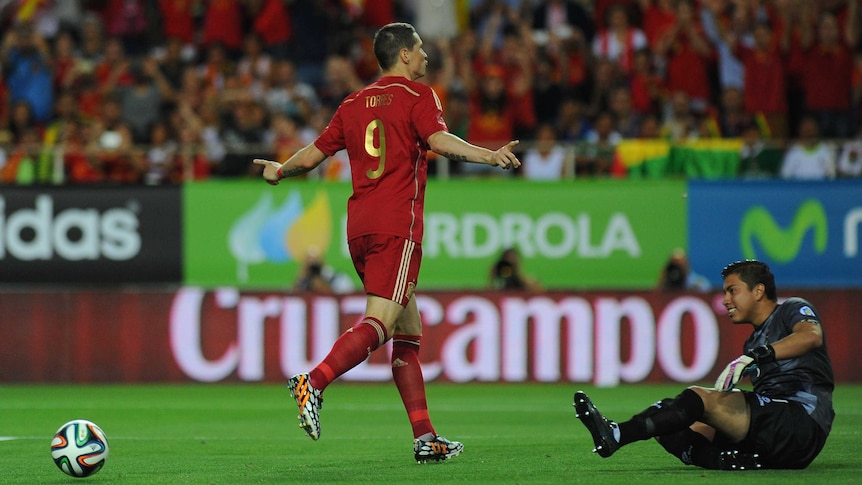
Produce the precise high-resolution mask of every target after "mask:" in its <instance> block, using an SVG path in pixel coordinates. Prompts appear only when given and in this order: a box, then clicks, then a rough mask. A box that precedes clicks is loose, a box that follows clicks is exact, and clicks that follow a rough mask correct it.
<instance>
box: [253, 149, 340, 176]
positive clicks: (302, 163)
mask: <svg viewBox="0 0 862 485" xmlns="http://www.w3.org/2000/svg"><path fill="white" fill-rule="evenodd" d="M324 160H326V154H325V153H323V152H322V151H320V149H319V148H317V147H316V146H314V143H309V144H308V145H306V146H305V147H303V148H302V149H301V150H299V151H298V152H296V153H295V154H294V155H293V156H292V157H290V158H288V159H287V161H286V162H284V163H278V162H273V161H272V160H263V159H260V158H256V159H255V160H254V163H255V164H257V165H263V178H264V179H265V180H266V183H268V184H270V185H278V182H279V181H280V180H281V179H283V178H287V177H296V176H297V175H302V174H304V173H308V172H310V171H311V170H314V169H315V168H316V167H317V166H318V165H320V164H321V162H323V161H324Z"/></svg>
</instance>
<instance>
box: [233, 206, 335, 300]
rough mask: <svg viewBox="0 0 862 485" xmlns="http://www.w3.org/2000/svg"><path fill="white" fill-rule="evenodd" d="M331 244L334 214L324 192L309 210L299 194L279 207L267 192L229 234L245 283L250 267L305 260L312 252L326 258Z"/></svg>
mask: <svg viewBox="0 0 862 485" xmlns="http://www.w3.org/2000/svg"><path fill="white" fill-rule="evenodd" d="M331 241H332V211H331V210H330V205H329V197H328V195H327V194H326V192H325V191H320V192H318V193H317V194H316V195H315V197H314V200H313V201H312V202H311V204H309V205H308V206H307V207H304V206H303V204H302V197H300V194H299V192H298V191H293V192H290V193H289V194H288V196H287V198H286V199H285V200H284V202H283V203H282V204H281V205H280V206H276V205H275V204H274V202H273V198H272V192H270V191H266V192H264V193H263V195H261V197H260V199H258V201H257V203H256V204H255V205H254V207H252V208H251V209H249V210H248V211H247V212H245V213H244V214H243V215H242V216H240V218H239V219H237V220H236V221H235V222H234V223H233V225H232V226H231V228H230V232H229V234H228V245H229V247H230V252H231V254H233V257H234V258H236V261H237V279H238V280H239V281H240V282H243V283H245V282H247V281H248V266H249V265H252V264H260V263H264V262H269V263H286V262H289V261H294V260H296V259H302V258H303V257H305V255H306V254H307V253H308V251H309V249H311V248H314V249H315V250H317V251H319V252H320V253H321V254H325V253H326V251H327V249H328V248H329V244H330V243H331Z"/></svg>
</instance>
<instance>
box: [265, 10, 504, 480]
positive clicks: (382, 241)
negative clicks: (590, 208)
mask: <svg viewBox="0 0 862 485" xmlns="http://www.w3.org/2000/svg"><path fill="white" fill-rule="evenodd" d="M373 45H374V55H375V57H376V58H377V62H378V63H379V64H380V68H381V70H382V76H381V77H380V79H378V80H377V81H376V82H374V83H372V84H370V85H369V86H367V87H365V88H363V89H360V90H359V91H357V92H355V93H353V94H351V95H349V96H347V98H345V99H344V101H342V103H341V105H340V106H339V107H338V110H337V111H336V112H335V115H334V116H333V118H332V120H331V121H330V122H329V125H328V126H327V127H326V129H324V130H323V133H321V134H320V136H319V137H318V138H317V139H316V140H315V141H314V142H313V143H311V144H309V145H307V146H306V147H304V148H302V149H301V150H300V151H299V152H297V153H296V154H295V155H293V156H292V157H290V158H289V159H288V160H287V161H286V162H284V163H278V162H274V161H269V160H260V159H257V160H254V163H256V164H258V165H262V166H263V177H264V179H265V180H266V181H267V182H268V183H270V184H272V185H276V184H278V183H279V180H281V179H282V178H286V177H295V176H298V175H302V174H304V173H306V172H308V171H310V170H313V169H314V168H315V167H317V166H318V165H319V164H320V163H321V162H323V160H324V159H326V157H328V156H332V155H333V154H335V152H337V151H339V150H341V149H344V148H346V149H347V153H348V156H349V157H350V170H351V175H352V178H353V195H352V196H351V197H350V199H349V200H348V202H347V240H348V247H349V249H350V254H351V257H352V259H353V264H354V267H355V268H356V272H357V273H358V274H359V278H360V279H361V280H362V283H363V285H364V287H365V292H366V294H367V303H366V309H365V315H364V318H363V320H362V321H361V322H360V323H358V324H356V325H354V326H353V327H352V328H350V329H348V330H347V331H346V332H345V333H344V334H342V335H341V336H340V337H339V338H338V339H337V340H336V342H335V344H333V346H332V349H331V350H330V352H329V354H328V355H327V356H326V357H325V358H324V359H323V361H322V362H320V363H319V364H318V365H317V366H316V367H315V368H314V369H312V370H311V371H310V372H309V373H307V374H298V375H295V376H293V377H291V378H290V379H289V380H288V382H287V386H288V388H289V389H290V392H291V394H292V395H293V397H294V399H295V400H296V403H297V405H298V407H299V421H300V427H301V428H303V429H304V430H305V432H306V433H308V436H309V437H311V439H314V440H316V439H318V438H319V437H320V416H319V411H320V407H321V404H322V401H323V398H322V394H323V391H324V389H326V387H327V386H328V385H329V384H330V383H331V382H332V381H333V380H335V379H336V378H337V377H339V376H340V375H342V374H344V373H345V372H347V371H348V370H350V369H352V368H353V367H355V366H356V365H358V364H360V363H361V362H362V361H364V360H365V359H366V358H368V356H369V355H370V354H371V352H372V351H374V349H376V348H378V347H380V346H381V345H383V344H384V343H385V342H386V341H387V340H389V339H390V338H391V339H392V341H393V344H392V377H393V379H394V381H395V385H396V386H397V388H398V392H399V394H400V395H401V399H402V401H403V402H404V407H405V408H406V410H407V416H408V418H409V420H410V424H411V425H412V427H413V438H414V440H413V452H414V456H415V458H416V461H417V462H420V463H421V462H426V461H440V460H446V459H448V458H450V457H452V456H456V455H458V454H460V453H461V450H462V449H463V448H464V446H463V444H461V443H459V442H457V441H449V440H447V439H446V438H444V437H442V436H440V435H438V434H437V432H436V431H435V430H434V427H433V426H432V424H431V418H430V417H429V414H428V406H427V403H426V398H425V383H424V380H423V377H422V369H421V368H420V364H419V359H418V351H419V344H420V339H421V335H422V321H421V319H420V315H419V311H418V309H417V307H416V300H415V298H414V297H413V292H414V290H415V288H416V284H417V280H418V275H419V265H420V262H421V260H422V232H423V211H424V200H425V182H426V179H427V168H428V162H427V158H426V153H427V150H428V149H431V150H433V151H435V152H436V153H438V154H440V155H443V156H445V157H447V158H450V159H453V160H458V161H464V162H475V163H483V164H487V165H493V166H498V167H501V168H503V169H508V168H516V167H519V166H520V165H521V162H520V161H519V160H518V158H517V157H516V156H515V154H514V153H512V148H513V147H514V146H515V145H516V144H517V143H518V142H517V141H511V142H509V143H507V144H506V145H504V146H503V147H501V148H499V149H498V150H496V151H492V150H488V149H485V148H481V147H478V146H476V145H473V144H470V143H467V142H466V141H464V140H462V139H461V138H459V137H457V136H455V135H452V134H450V133H449V131H448V128H447V126H446V123H445V122H444V121H443V111H442V107H441V105H440V100H439V99H438V98H437V95H436V94H435V93H434V91H433V90H432V89H431V88H430V87H429V86H427V85H425V84H421V83H418V82H416V80H417V79H419V78H421V77H422V76H424V75H425V71H426V69H427V65H428V56H427V55H426V54H425V51H424V50H423V49H422V39H421V38H420V37H419V34H417V33H416V30H415V29H414V28H413V26H412V25H410V24H406V23H392V24H388V25H385V26H383V27H381V28H380V30H378V31H377V33H376V34H375V35H374V44H373Z"/></svg>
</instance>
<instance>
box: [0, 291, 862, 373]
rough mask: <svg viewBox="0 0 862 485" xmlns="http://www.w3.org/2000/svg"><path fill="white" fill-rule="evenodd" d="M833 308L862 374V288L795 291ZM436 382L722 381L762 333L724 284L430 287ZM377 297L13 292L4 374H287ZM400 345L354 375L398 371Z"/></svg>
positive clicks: (848, 363)
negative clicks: (747, 343) (734, 311)
mask: <svg viewBox="0 0 862 485" xmlns="http://www.w3.org/2000/svg"><path fill="white" fill-rule="evenodd" d="M784 294H785V295H788V296H789V295H791V294H792V295H797V296H801V297H803V298H806V299H808V300H809V301H810V302H812V304H813V305H814V306H815V308H817V309H818V311H819V312H820V314H821V316H822V318H823V323H824V332H825V335H826V340H827V345H828V347H829V353H830V355H831V358H832V362H833V367H834V370H835V377H836V380H838V381H841V382H848V381H852V382H858V381H862V367H860V366H859V365H856V364H855V362H856V361H855V359H854V358H853V357H854V356H858V355H860V354H862V343H860V342H862V326H860V325H859V324H858V322H857V319H858V316H859V315H862V290H835V291H799V292H784ZM417 303H418V306H419V309H420V312H421V313H422V318H423V322H424V335H423V340H422V348H421V351H420V358H421V359H422V362H423V370H424V373H425V377H426V379H427V380H429V381H433V380H437V381H448V382H475V381H482V382H524V381H534V382H585V383H593V384H596V385H602V386H614V385H618V384H622V383H634V382H680V383H692V382H711V381H712V380H713V379H714V378H715V377H716V375H717V374H718V372H720V370H721V368H723V366H724V365H725V364H726V363H727V362H728V361H730V360H731V359H733V358H735V357H737V356H738V355H739V354H740V352H741V350H742V348H741V347H742V343H743V341H744V340H745V338H746V337H747V336H748V334H749V333H750V332H751V327H750V326H749V325H738V326H736V325H733V324H732V323H731V322H730V320H729V319H727V317H726V315H725V313H724V309H723V307H722V305H721V296H720V295H718V294H710V295H702V294H688V293H685V294H667V293H658V292H583V293H582V292H578V293H567V292H559V293H548V294H542V295H525V294H516V293H490V292H466V293H465V292H433V293H424V294H420V295H418V296H417ZM364 308H365V297H364V295H348V296H339V297H329V296H326V297H323V296H320V297H307V296H297V295H292V294H285V293H275V292H244V291H240V290H238V289H236V288H221V289H216V290H204V289H201V288H195V287H187V288H182V289H179V290H177V291H176V292H167V291H155V292H147V291H96V290H93V291H76V292H65V291H63V292H50V291H39V292H22V293H12V292H3V293H0V382H5V383H14V382H17V383H25V382H26V383H31V382H32V383H40V382H77V383H84V382H123V383H135V382H192V381H199V382H221V381H228V382H237V381H247V382H255V381H281V380H283V379H284V378H285V377H286V376H289V375H292V374H294V373H298V372H304V371H307V370H309V369H310V368H311V367H312V366H313V365H314V364H316V363H317V362H318V361H319V360H321V359H322V358H323V357H324V356H325V355H326V353H327V352H328V351H329V348H330V346H331V345H332V342H333V341H334V340H335V339H336V338H337V337H338V335H339V334H340V333H341V332H343V331H344V330H345V329H346V328H348V327H349V326H350V325H352V324H353V323H355V322H356V321H357V319H358V318H359V317H360V316H361V315H362V313H363V310H364ZM388 351H389V347H388V346H387V347H386V348H384V349H379V350H378V351H376V352H374V353H373V354H372V356H371V357H370V358H369V360H368V361H366V362H365V363H363V364H362V365H360V366H359V367H357V368H355V369H353V370H352V371H350V372H349V373H348V374H346V375H345V376H343V379H347V380H353V381H368V382H373V381H386V380H388V379H390V378H391V373H390V368H389V363H388V357H387V353H388Z"/></svg>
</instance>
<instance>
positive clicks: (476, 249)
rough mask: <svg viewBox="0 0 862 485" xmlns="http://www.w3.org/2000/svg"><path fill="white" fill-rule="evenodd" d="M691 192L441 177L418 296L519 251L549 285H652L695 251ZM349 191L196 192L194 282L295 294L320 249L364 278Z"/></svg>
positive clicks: (305, 187) (205, 186)
mask: <svg viewBox="0 0 862 485" xmlns="http://www.w3.org/2000/svg"><path fill="white" fill-rule="evenodd" d="M685 192H686V183H685V182H684V181H667V180H664V181H654V180H638V181H632V180H601V181H596V180H590V181H587V180H584V181H565V182H554V183H538V182H528V181H524V180H453V181H431V182H429V184H428V189H427V193H426V205H425V238H424V240H423V242H422V248H423V258H422V270H421V273H420V277H419V288H420V290H421V289H422V288H425V289H457V288H464V289H475V288H484V287H486V286H487V284H488V274H489V268H490V267H491V266H492V264H493V263H494V261H495V260H496V258H497V256H498V255H499V253H500V252H501V251H502V250H503V249H505V248H507V247H510V246H514V247H517V248H518V250H519V252H520V253H521V257H522V260H523V266H524V271H525V272H526V273H528V274H529V275H531V276H533V277H535V278H536V279H538V280H539V281H540V283H541V284H542V285H543V286H544V287H546V288H555V289H564V288H568V289H579V288H582V289H602V288H607V289H643V288H652V287H653V286H655V284H656V282H657V279H658V275H659V272H660V269H661V267H662V265H663V264H664V262H665V261H666V259H667V257H668V255H669V254H670V252H671V251H672V250H673V249H674V248H676V247H685V246H686V240H685V230H686V209H685V208H686V200H685ZM350 193H351V187H350V185H349V184H341V183H322V182H314V181H305V180H301V181H287V182H283V183H282V184H281V185H279V186H277V187H271V186H268V185H266V184H264V183H263V182H260V181H257V180H255V181H252V180H238V181H210V182H205V183H193V184H187V185H186V186H185V192H184V271H185V283H186V284H190V285H202V286H207V287H213V286H221V285H235V286H239V287H244V288H267V289H271V288H285V289H287V288H290V287H291V285H292V282H293V280H294V279H295V278H296V276H297V273H298V271H299V269H300V264H301V261H302V259H303V256H304V255H305V254H306V253H307V252H308V251H309V250H310V249H312V248H313V249H315V250H317V251H321V252H322V253H323V254H324V256H325V259H326V261H327V262H328V263H329V264H331V265H332V266H334V267H335V268H337V269H339V270H342V271H344V272H346V273H348V274H350V275H351V276H352V277H354V278H355V273H354V272H353V266H352V263H351V261H350V257H349V255H348V253H347V246H346V242H345V240H344V231H345V229H344V228H345V224H346V205H347V198H348V197H349V196H350ZM356 283H357V286H358V280H356Z"/></svg>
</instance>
